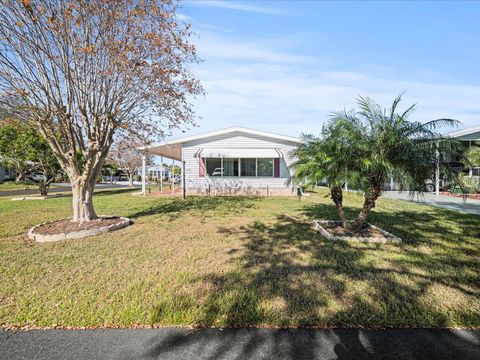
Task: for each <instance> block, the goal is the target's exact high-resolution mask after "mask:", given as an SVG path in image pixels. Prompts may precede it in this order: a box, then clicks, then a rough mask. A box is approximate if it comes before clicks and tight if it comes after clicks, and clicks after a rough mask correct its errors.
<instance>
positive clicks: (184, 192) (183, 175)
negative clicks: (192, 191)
mask: <svg viewBox="0 0 480 360" xmlns="http://www.w3.org/2000/svg"><path fill="white" fill-rule="evenodd" d="M185 190H186V189H185V160H182V195H183V198H184V199H185V198H186V191H185Z"/></svg>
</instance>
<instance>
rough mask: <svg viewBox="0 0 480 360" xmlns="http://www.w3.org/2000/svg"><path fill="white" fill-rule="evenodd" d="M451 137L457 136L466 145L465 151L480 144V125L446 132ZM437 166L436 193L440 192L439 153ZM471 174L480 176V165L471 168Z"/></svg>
mask: <svg viewBox="0 0 480 360" xmlns="http://www.w3.org/2000/svg"><path fill="white" fill-rule="evenodd" d="M446 136H448V137H450V138H455V139H457V140H458V141H460V142H461V143H462V144H463V145H464V146H465V151H467V150H468V149H469V148H471V147H473V146H480V126H476V127H471V128H467V129H463V130H458V131H454V132H451V133H448V134H446ZM437 159H438V160H437V166H436V169H435V193H436V195H439V194H440V161H439V159H440V154H437ZM469 176H470V177H472V176H480V167H471V168H469Z"/></svg>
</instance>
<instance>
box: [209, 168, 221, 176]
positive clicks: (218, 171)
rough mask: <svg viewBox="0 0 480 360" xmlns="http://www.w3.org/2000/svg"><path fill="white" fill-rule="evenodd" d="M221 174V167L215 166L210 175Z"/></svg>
mask: <svg viewBox="0 0 480 360" xmlns="http://www.w3.org/2000/svg"><path fill="white" fill-rule="evenodd" d="M222 175H223V168H215V169H213V172H212V173H211V174H210V176H222Z"/></svg>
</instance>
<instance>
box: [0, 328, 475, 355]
mask: <svg viewBox="0 0 480 360" xmlns="http://www.w3.org/2000/svg"><path fill="white" fill-rule="evenodd" d="M0 359H9V360H20V359H36V360H43V359H45V360H47V359H48V360H56V359H88V360H94V359H116V360H126V359H165V360H168V359H229V360H233V359H239V360H240V359H285V360H289V359H322V360H323V359H399V360H403V359H437V360H440V359H463V360H468V359H480V330H477V331H466V330H456V331H449V330H429V329H419V330H409V329H391V330H363V329H322V330H315V329H286V330H281V329H225V330H223V331H222V330H220V329H202V330H191V329H175V328H166V329H137V330H128V329H117V330H116V329H111V330H36V331H26V332H11V331H2V330H0Z"/></svg>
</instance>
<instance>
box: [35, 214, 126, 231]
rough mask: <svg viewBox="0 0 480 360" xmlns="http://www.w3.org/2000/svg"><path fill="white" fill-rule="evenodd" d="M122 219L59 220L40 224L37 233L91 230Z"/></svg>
mask: <svg viewBox="0 0 480 360" xmlns="http://www.w3.org/2000/svg"><path fill="white" fill-rule="evenodd" d="M119 221H120V218H119V217H111V218H98V219H95V220H91V221H86V222H82V223H76V222H72V221H71V220H59V221H54V222H50V223H46V224H43V225H41V226H39V227H38V228H37V229H36V230H35V233H37V234H40V235H55V234H62V233H63V234H66V233H72V232H78V231H82V230H90V229H93V228H100V227H104V226H110V225H114V224H117V223H118V222H119Z"/></svg>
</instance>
